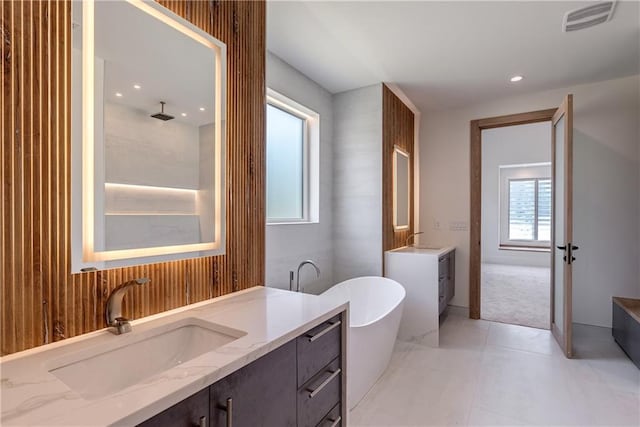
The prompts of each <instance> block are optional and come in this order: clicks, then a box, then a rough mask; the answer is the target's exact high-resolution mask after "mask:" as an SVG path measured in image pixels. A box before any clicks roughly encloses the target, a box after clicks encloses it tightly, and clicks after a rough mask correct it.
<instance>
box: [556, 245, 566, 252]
mask: <svg viewBox="0 0 640 427" xmlns="http://www.w3.org/2000/svg"><path fill="white" fill-rule="evenodd" d="M558 249H560V250H562V251H566V250H567V247H566V246H558Z"/></svg>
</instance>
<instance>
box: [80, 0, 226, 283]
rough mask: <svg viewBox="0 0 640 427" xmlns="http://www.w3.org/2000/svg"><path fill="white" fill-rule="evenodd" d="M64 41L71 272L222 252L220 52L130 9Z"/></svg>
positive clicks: (85, 18)
mask: <svg viewBox="0 0 640 427" xmlns="http://www.w3.org/2000/svg"><path fill="white" fill-rule="evenodd" d="M72 31H73V49H72V88H71V92H72V159H73V160H72V161H73V164H72V189H73V191H72V235H73V243H72V246H73V247H72V270H73V271H74V272H78V271H82V270H83V269H84V270H86V269H87V268H98V269H102V268H112V267H121V266H126V265H135V264H144V263H150V262H159V261H168V260H175V259H184V258H193V257H197V256H208V255H217V254H221V253H224V250H225V196H226V194H225V183H224V176H225V143H224V141H225V111H224V108H225V103H226V94H225V90H226V77H225V71H226V47H225V45H224V44H223V43H222V42H220V41H219V40H216V39H215V38H213V37H211V36H210V35H209V34H207V33H205V32H204V31H202V30H201V29H199V28H197V27H196V26H194V25H193V24H191V23H189V22H188V21H186V20H184V19H182V18H180V17H179V16H177V15H175V14H173V13H172V12H170V11H168V10H167V9H165V8H163V7H162V6H160V5H158V4H157V3H155V2H143V1H140V0H128V1H117V2H111V1H95V2H94V1H83V2H74V3H73V29H72Z"/></svg>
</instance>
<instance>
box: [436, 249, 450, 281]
mask: <svg viewBox="0 0 640 427" xmlns="http://www.w3.org/2000/svg"><path fill="white" fill-rule="evenodd" d="M448 274H449V254H446V255H442V256H441V257H440V258H439V259H438V276H439V277H442V276H444V277H447V275H448Z"/></svg>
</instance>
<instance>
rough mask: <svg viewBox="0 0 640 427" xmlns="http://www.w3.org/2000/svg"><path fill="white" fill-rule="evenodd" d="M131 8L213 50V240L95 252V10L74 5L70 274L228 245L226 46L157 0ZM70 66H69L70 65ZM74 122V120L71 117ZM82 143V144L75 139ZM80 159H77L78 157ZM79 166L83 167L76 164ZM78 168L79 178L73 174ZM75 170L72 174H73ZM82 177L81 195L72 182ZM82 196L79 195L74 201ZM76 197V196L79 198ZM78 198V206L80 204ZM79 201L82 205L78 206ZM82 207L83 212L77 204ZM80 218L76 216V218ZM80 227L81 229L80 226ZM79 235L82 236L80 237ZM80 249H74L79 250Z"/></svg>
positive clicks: (88, 1) (133, 0)
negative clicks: (77, 87) (78, 74)
mask: <svg viewBox="0 0 640 427" xmlns="http://www.w3.org/2000/svg"><path fill="white" fill-rule="evenodd" d="M126 2H127V3H129V4H130V5H132V6H134V7H136V8H138V9H139V10H141V11H143V12H145V13H147V14H149V15H151V16H153V17H155V18H156V19H158V20H159V21H161V22H163V23H164V24H166V25H169V26H172V27H173V28H174V29H176V30H178V31H180V32H182V33H183V34H185V35H187V36H188V37H190V38H192V39H193V40H195V41H197V42H199V43H201V44H203V45H205V46H206V47H208V48H211V50H212V52H213V54H214V55H215V70H214V71H215V82H214V87H215V99H214V144H215V146H214V156H215V160H214V170H215V173H214V175H215V176H214V191H215V196H214V199H215V200H214V217H215V223H214V233H213V234H214V239H213V241H212V242H201V243H193V244H181V245H172V246H156V247H146V248H134V249H117V250H105V251H99V250H96V249H95V218H96V217H95V215H96V212H95V199H94V188H95V187H94V185H95V176H94V164H95V163H94V162H95V159H94V154H95V153H94V144H95V140H94V138H95V134H94V132H95V128H94V114H95V107H96V106H95V94H94V71H95V70H94V56H95V51H94V46H95V45H94V31H95V18H96V16H95V9H94V1H93V0H85V1H82V2H73V7H74V8H75V7H81V8H82V29H81V30H82V85H81V87H82V89H81V90H82V101H81V106H82V113H81V120H82V131H81V135H76V136H75V138H74V140H73V143H72V146H74V148H73V152H74V154H76V153H77V152H78V151H79V150H78V149H77V145H81V147H82V148H81V152H82V153H81V162H80V161H79V160H74V161H73V163H74V167H73V169H75V170H72V176H73V178H74V181H73V182H72V186H74V187H76V188H75V189H74V191H73V193H74V194H73V195H72V219H74V218H73V216H74V214H75V215H76V218H75V220H73V221H72V234H73V236H72V270H73V271H74V272H79V271H86V270H88V269H94V268H95V269H104V268H116V267H122V266H129V265H138V264H146V263H152V262H161V261H170V260H177V259H186V258H195V257H200V256H212V255H220V254H223V253H224V252H225V244H226V232H225V224H226V212H225V200H226V185H225V173H226V172H225V170H226V161H225V159H226V152H225V151H226V150H225V148H226V147H225V146H226V142H225V139H226V69H227V66H226V62H227V60H226V57H227V52H226V45H225V44H224V43H222V42H221V41H219V40H217V39H215V38H214V37H212V36H211V35H210V34H208V33H206V32H204V31H203V30H201V29H199V28H198V27H196V26H195V25H193V24H192V23H190V22H189V21H187V20H185V19H183V18H181V17H179V16H178V15H176V14H174V13H173V12H171V11H169V10H168V9H166V8H164V7H163V6H161V5H159V4H158V3H156V2H153V1H152V2H148V1H142V0H126ZM72 68H73V67H72ZM73 119H74V120H77V119H78V117H77V116H76V114H75V113H74V116H73ZM77 139H81V143H79V141H77ZM77 157H80V156H77ZM80 163H81V164H80ZM80 168H81V174H79V173H77V172H78V169H80ZM74 172H76V173H74ZM79 176H81V177H82V184H81V191H76V190H78V188H77V187H78V184H77V182H76V181H75V180H77V179H78V177H79ZM75 193H80V194H81V197H74V196H75ZM80 194H78V196H80ZM78 199H81V202H80V201H79V200H78ZM79 202H80V203H79ZM78 204H81V208H80V207H79V206H78ZM80 213H81V217H80V218H77V216H80ZM79 223H81V225H79ZM79 236H81V238H80V237H79ZM78 246H81V248H82V250H81V251H78V250H77V249H78V248H77V247H78Z"/></svg>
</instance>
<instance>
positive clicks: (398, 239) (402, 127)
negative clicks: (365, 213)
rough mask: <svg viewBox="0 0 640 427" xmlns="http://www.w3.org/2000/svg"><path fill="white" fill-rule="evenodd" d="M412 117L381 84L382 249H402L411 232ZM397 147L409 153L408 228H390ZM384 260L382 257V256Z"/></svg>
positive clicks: (406, 108)
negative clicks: (394, 159) (409, 202)
mask: <svg viewBox="0 0 640 427" xmlns="http://www.w3.org/2000/svg"><path fill="white" fill-rule="evenodd" d="M414 120H415V117H414V114H413V111H411V109H410V108H409V107H407V106H406V105H405V104H404V103H403V102H402V101H401V100H400V98H398V97H397V96H396V95H395V94H394V93H393V92H392V91H391V89H389V88H388V87H387V86H386V85H385V84H383V85H382V250H383V254H384V251H388V250H390V249H396V248H400V247H402V246H405V241H406V240H407V237H408V236H409V235H410V234H411V233H413V224H414V218H413V214H414V212H413V209H414V200H413V169H414V168H413V162H414V160H415V159H414V138H415V134H414V132H415V129H414ZM396 146H398V147H400V148H401V149H403V150H404V151H406V152H407V153H409V164H410V165H411V167H410V178H409V179H410V180H411V182H410V189H409V199H410V201H411V204H410V208H409V210H410V212H409V228H408V229H406V230H398V231H395V230H394V229H393V175H392V174H393V150H394V147H396ZM383 259H384V255H383Z"/></svg>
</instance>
